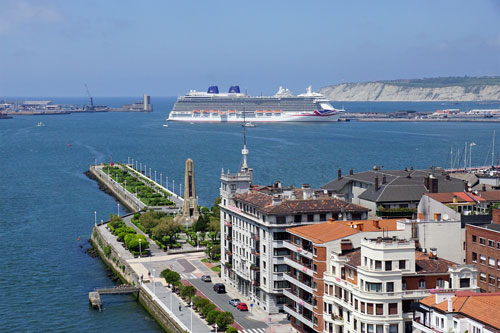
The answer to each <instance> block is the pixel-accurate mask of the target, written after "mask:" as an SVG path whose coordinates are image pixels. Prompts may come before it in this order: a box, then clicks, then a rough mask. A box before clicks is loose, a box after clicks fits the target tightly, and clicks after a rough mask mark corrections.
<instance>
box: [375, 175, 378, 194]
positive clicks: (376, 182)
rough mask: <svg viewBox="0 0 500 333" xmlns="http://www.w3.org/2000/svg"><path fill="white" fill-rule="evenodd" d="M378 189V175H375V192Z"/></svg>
mask: <svg viewBox="0 0 500 333" xmlns="http://www.w3.org/2000/svg"><path fill="white" fill-rule="evenodd" d="M377 191H378V176H375V192H377Z"/></svg>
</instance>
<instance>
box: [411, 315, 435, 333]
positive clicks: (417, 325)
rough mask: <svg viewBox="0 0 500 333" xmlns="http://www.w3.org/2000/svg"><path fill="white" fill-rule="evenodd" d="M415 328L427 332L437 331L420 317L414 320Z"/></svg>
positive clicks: (433, 332)
mask: <svg viewBox="0 0 500 333" xmlns="http://www.w3.org/2000/svg"><path fill="white" fill-rule="evenodd" d="M412 326H413V329H415V330H417V331H419V332H425V333H435V331H434V329H432V328H431V327H429V326H427V325H425V324H424V323H422V322H421V321H420V318H415V319H414V320H413V322H412Z"/></svg>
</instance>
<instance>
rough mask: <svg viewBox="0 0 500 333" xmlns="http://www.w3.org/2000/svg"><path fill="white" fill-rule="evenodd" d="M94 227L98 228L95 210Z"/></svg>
mask: <svg viewBox="0 0 500 333" xmlns="http://www.w3.org/2000/svg"><path fill="white" fill-rule="evenodd" d="M94 225H95V226H96V227H97V212H96V211H95V210H94Z"/></svg>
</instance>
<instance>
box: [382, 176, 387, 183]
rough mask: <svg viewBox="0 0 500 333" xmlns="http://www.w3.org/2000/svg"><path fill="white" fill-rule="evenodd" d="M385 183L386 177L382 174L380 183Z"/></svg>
mask: <svg viewBox="0 0 500 333" xmlns="http://www.w3.org/2000/svg"><path fill="white" fill-rule="evenodd" d="M385 183H387V178H386V177H385V175H382V184H385Z"/></svg>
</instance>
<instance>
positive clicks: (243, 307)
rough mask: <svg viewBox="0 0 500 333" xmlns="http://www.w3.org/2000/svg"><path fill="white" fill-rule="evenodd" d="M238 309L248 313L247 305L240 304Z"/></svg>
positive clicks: (237, 306)
mask: <svg viewBox="0 0 500 333" xmlns="http://www.w3.org/2000/svg"><path fill="white" fill-rule="evenodd" d="M236 308H237V309H238V310H240V311H248V306H247V303H239V304H238V305H236Z"/></svg>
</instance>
